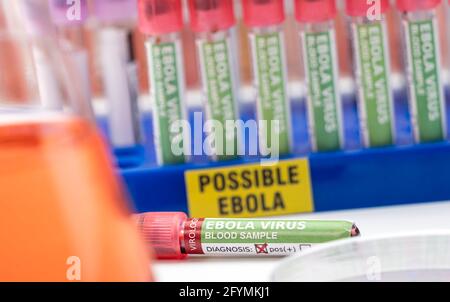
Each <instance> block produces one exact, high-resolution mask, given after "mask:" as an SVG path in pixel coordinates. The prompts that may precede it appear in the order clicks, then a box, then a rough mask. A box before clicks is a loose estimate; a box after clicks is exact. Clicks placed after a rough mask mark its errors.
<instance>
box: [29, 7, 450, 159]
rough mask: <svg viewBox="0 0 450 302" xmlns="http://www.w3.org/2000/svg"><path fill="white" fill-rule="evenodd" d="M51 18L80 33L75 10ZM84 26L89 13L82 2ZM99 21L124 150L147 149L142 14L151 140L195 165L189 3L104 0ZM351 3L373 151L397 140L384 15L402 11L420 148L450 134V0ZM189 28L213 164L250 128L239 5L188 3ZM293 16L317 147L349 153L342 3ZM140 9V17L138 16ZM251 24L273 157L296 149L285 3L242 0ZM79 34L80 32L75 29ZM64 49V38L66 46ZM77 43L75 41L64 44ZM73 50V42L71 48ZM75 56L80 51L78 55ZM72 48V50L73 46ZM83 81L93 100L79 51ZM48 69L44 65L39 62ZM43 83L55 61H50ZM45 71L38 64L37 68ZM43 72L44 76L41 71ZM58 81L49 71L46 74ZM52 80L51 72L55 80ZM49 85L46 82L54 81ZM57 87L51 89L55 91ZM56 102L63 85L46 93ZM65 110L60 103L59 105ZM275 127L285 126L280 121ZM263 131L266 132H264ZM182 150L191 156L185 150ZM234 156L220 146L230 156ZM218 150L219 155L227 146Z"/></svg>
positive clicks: (363, 125) (360, 96) (263, 138)
mask: <svg viewBox="0 0 450 302" xmlns="http://www.w3.org/2000/svg"><path fill="white" fill-rule="evenodd" d="M50 3H52V5H51V10H50V11H51V12H52V17H53V20H54V21H55V24H56V25H57V27H58V28H59V30H60V32H61V35H74V31H75V32H76V31H77V30H78V29H77V27H76V26H74V24H76V23H74V22H73V20H68V18H67V17H68V13H67V3H66V1H62V0H50ZM80 3H81V9H82V12H81V15H80V16H82V18H80V19H79V22H80V23H82V22H83V21H84V19H83V16H87V15H88V14H87V13H85V11H87V1H81V2H80ZM92 3H93V6H94V14H95V15H96V17H97V20H99V21H100V23H101V24H102V26H101V29H100V31H99V52H100V56H99V57H100V58H101V60H100V63H101V66H102V68H101V70H102V74H101V76H102V79H103V84H104V87H105V97H106V99H107V100H108V104H109V106H108V107H109V114H108V119H109V128H110V136H111V141H112V144H113V145H114V146H116V147H123V146H133V145H138V144H140V143H141V142H142V135H141V129H140V114H139V109H138V96H139V90H138V77H137V67H136V63H135V59H134V52H135V51H134V49H133V45H134V43H133V41H132V33H133V30H134V26H135V25H134V23H133V22H132V20H134V19H135V17H136V12H137V14H138V20H139V25H138V26H139V30H140V31H141V32H142V33H143V34H144V35H146V37H147V39H146V42H145V45H146V54H147V63H148V72H149V80H150V85H149V86H150V95H151V100H152V101H151V103H152V110H153V131H154V132H153V134H154V142H155V148H156V152H155V153H156V155H157V161H158V163H159V164H161V165H166V164H180V163H185V162H187V161H189V157H188V156H186V154H190V152H189V150H187V149H189V148H191V142H190V139H189V138H188V137H187V135H186V134H189V133H186V131H184V129H183V127H174V125H175V123H176V122H178V121H187V120H188V113H187V111H188V110H187V106H186V102H185V100H186V84H185V83H186V81H185V71H184V64H185V63H184V59H183V58H184V55H183V43H182V38H181V33H182V31H183V29H184V27H185V19H184V17H185V14H184V11H183V8H184V7H183V4H184V3H183V1H182V0H137V1H136V0H115V1H111V0H109V1H108V0H95V1H92ZM389 3H390V1H389V0H380V1H372V2H371V1H366V0H346V1H345V7H346V14H347V15H348V17H349V20H350V22H349V23H350V33H351V41H352V50H353V51H352V54H353V63H354V64H353V65H354V74H355V83H356V87H357V101H358V113H359V123H360V129H361V134H362V141H363V143H364V145H365V146H366V147H380V146H389V145H393V144H395V141H396V140H395V135H396V131H395V114H394V94H393V89H392V83H391V73H392V71H391V64H390V47H389V37H388V36H389V34H388V30H387V24H386V12H387V11H388V10H389V9H397V10H398V11H399V13H400V15H401V18H402V25H403V29H402V32H403V40H404V45H405V49H404V53H405V62H406V74H407V80H408V84H409V85H408V86H409V104H410V106H409V107H410V112H411V116H412V126H413V131H414V136H415V139H416V141H417V142H430V141H439V140H444V139H445V138H446V132H447V131H446V117H445V96H444V85H443V83H442V78H441V66H442V64H441V58H440V51H439V49H440V45H439V43H440V39H439V30H438V26H437V17H436V8H437V7H438V6H439V5H441V3H442V0H425V1H416V0H396V1H395V7H390V5H389ZM186 4H187V7H188V12H189V26H190V28H191V29H192V31H193V32H195V34H196V45H197V59H198V62H199V65H200V66H199V67H200V68H199V70H200V77H201V82H202V91H203V104H204V113H205V115H206V120H214V121H217V122H219V123H220V124H221V125H224V127H223V133H222V135H221V137H222V138H218V137H216V138H215V141H214V142H213V144H212V147H211V148H212V149H213V150H212V154H213V155H212V156H211V157H212V159H213V160H219V161H220V160H227V159H234V158H237V157H238V154H240V152H241V148H242V143H243V142H242V141H241V132H240V131H239V129H238V128H236V127H235V125H236V123H231V125H232V127H227V125H228V124H227V121H232V122H235V121H237V120H238V119H239V117H240V114H239V108H240V106H239V99H238V91H239V86H240V81H239V72H238V70H239V66H238V59H237V57H236V56H237V52H236V43H237V42H236V34H235V25H236V19H235V15H234V8H233V1H232V0H220V1H219V0H187V1H186ZM294 4H295V19H296V21H297V23H298V30H299V35H300V40H301V46H302V47H301V54H300V56H301V57H302V58H303V61H304V72H305V77H306V81H305V82H306V86H307V98H306V100H307V102H306V105H307V118H308V126H309V137H310V140H311V145H312V148H313V150H314V151H336V150H340V149H343V148H344V145H345V142H344V126H343V113H342V95H341V93H340V91H339V88H340V87H339V84H338V82H339V70H338V65H339V62H338V61H339V59H338V56H337V42H336V33H335V26H336V25H335V18H336V14H337V9H336V1H335V0H295V1H294ZM136 8H137V10H136ZM242 8H243V21H244V24H245V25H246V26H247V27H248V28H249V41H250V46H251V58H250V60H251V62H252V66H253V75H254V81H253V82H254V87H255V91H256V94H257V101H256V112H257V121H258V122H259V121H267V122H268V123H267V124H265V126H260V127H259V129H258V130H259V137H258V142H259V151H260V154H262V155H264V154H267V153H268V152H269V151H270V150H269V149H268V146H271V145H272V143H273V138H275V136H276V139H277V142H278V151H279V152H278V153H279V154H280V155H286V154H290V153H292V151H293V145H294V144H293V128H292V120H291V107H290V99H289V94H288V81H289V79H288V74H287V69H288V68H287V62H286V61H287V60H286V50H285V37H284V31H283V24H284V22H285V8H284V1H280V0H242ZM75 35H76V33H75ZM61 40H62V41H65V39H61ZM71 40H73V39H71ZM63 46H64V47H67V45H63ZM70 47H71V48H74V46H73V45H71V46H70ZM75 48H76V47H75ZM72 51H73V50H72ZM74 53H75V54H74V60H75V61H76V62H77V64H76V65H77V66H78V67H79V68H80V70H81V71H82V72H81V74H84V75H85V76H83V77H82V79H80V83H79V84H80V85H82V86H83V87H84V88H85V89H84V90H82V91H85V94H86V98H88V97H89V88H88V87H89V81H90V80H89V72H88V67H87V66H88V65H87V62H86V61H87V56H86V54H82V53H80V52H79V51H77V52H74ZM37 61H38V60H37ZM41 66H42V68H41V69H42V70H41V73H43V74H44V76H41V77H40V78H42V79H45V78H46V76H45V74H46V71H45V64H41ZM38 69H39V68H38ZM38 71H39V70H38ZM48 74H50V73H48ZM47 77H48V76H47ZM46 83H47V84H46ZM48 83H52V81H48V80H47V81H43V83H42V85H44V86H45V85H48ZM42 90H45V91H47V92H50V95H48V96H46V97H44V98H43V99H46V100H48V101H49V102H50V103H52V100H58V99H59V97H58V96H57V95H51V93H52V91H56V90H55V89H49V87H45V89H42ZM54 103H55V104H57V101H55V102H54ZM273 121H275V122H276V123H271V122H273ZM259 125H262V124H259ZM174 144H177V145H178V146H181V148H182V149H184V152H181V153H178V154H175V153H174V152H173V146H174ZM230 146H231V150H232V151H231V152H227V153H226V155H224V153H223V152H222V153H218V152H215V151H216V150H215V149H221V150H229V149H230ZM219 147H220V148H219Z"/></svg>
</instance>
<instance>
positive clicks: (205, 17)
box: [189, 0, 236, 32]
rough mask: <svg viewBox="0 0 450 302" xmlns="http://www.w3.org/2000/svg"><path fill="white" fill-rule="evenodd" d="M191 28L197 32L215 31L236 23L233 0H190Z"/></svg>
mask: <svg viewBox="0 0 450 302" xmlns="http://www.w3.org/2000/svg"><path fill="white" fill-rule="evenodd" d="M189 13H190V18H191V28H192V30H193V31H195V32H214V31H218V30H225V29H229V28H230V27H232V26H233V25H235V24H236V19H235V17H234V10H233V0H189Z"/></svg>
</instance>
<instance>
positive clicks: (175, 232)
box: [135, 212, 187, 259]
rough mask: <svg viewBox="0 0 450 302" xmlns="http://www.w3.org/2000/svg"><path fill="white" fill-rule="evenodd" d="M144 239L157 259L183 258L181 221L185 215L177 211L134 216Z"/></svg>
mask: <svg viewBox="0 0 450 302" xmlns="http://www.w3.org/2000/svg"><path fill="white" fill-rule="evenodd" d="M135 220H136V222H137V224H138V228H139V231H140V232H141V234H142V235H143V236H144V240H145V242H146V243H147V244H149V245H150V247H151V248H152V249H153V251H154V252H155V255H156V257H157V258H159V259H184V258H185V257H186V255H185V254H184V253H182V252H181V236H182V234H183V233H182V230H183V223H184V222H185V221H186V220H187V215H186V214H184V213H178V212H173V213H171V212H160V213H159V212H158V213H145V214H140V215H136V216H135Z"/></svg>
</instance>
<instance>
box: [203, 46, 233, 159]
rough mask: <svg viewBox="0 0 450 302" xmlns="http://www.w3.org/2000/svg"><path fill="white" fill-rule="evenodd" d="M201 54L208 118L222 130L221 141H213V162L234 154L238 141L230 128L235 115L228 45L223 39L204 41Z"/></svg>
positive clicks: (230, 157)
mask: <svg viewBox="0 0 450 302" xmlns="http://www.w3.org/2000/svg"><path fill="white" fill-rule="evenodd" d="M201 51H202V56H203V58H202V60H203V64H202V65H203V74H204V78H205V79H204V80H205V83H204V85H205V86H206V89H207V98H208V100H207V110H208V112H209V118H210V119H213V120H215V121H217V122H219V123H220V124H221V125H222V127H223V133H222V137H223V140H222V141H219V140H218V139H217V138H216V139H215V142H214V144H215V149H216V151H217V154H216V156H217V160H227V159H232V158H235V157H236V156H237V154H238V140H237V128H236V127H234V125H235V121H236V116H237V113H236V100H235V91H234V87H233V79H232V73H231V72H232V71H231V67H230V66H231V60H230V57H229V46H228V43H227V40H220V41H213V42H206V43H203V44H202V46H201ZM227 121H228V123H227ZM227 125H228V127H227ZM228 149H231V152H229V150H228ZM227 150H228V152H227ZM230 153H231V154H230Z"/></svg>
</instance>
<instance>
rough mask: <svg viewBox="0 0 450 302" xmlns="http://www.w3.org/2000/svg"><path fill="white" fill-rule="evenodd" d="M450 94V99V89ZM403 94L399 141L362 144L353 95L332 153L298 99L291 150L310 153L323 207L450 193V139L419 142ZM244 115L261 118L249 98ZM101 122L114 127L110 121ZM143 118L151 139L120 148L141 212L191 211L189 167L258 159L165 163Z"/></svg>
mask: <svg viewBox="0 0 450 302" xmlns="http://www.w3.org/2000/svg"><path fill="white" fill-rule="evenodd" d="M447 96H448V97H447V100H449V99H450V93H447ZM395 99H396V101H395V107H396V132H397V144H396V145H395V146H392V147H384V148H374V149H364V148H362V146H361V144H360V135H359V128H358V118H357V109H356V102H355V100H354V99H353V98H351V97H347V98H346V100H345V102H344V104H345V105H344V120H345V137H346V147H345V150H343V151H339V152H330V153H311V152H310V145H309V142H308V135H307V124H306V110H305V106H304V102H299V101H294V102H292V105H291V106H292V118H293V125H294V141H295V146H294V154H295V155H292V156H287V157H285V158H286V159H287V158H305V157H307V158H308V160H309V166H310V176H311V182H312V184H311V185H312V192H313V201H314V208H315V211H330V210H341V209H352V208H366V207H378V206H387V205H397V204H409V203H423V202H433V201H442V200H450V184H449V180H450V142H447V141H445V142H437V143H429V144H420V145H417V144H414V143H413V135H412V131H411V126H410V117H409V113H408V106H407V101H406V100H407V98H406V93H405V92H398V93H397V94H396V98H395ZM447 108H450V106H447ZM241 116H242V118H243V119H244V120H246V119H252V118H254V110H253V106H252V105H246V106H243V108H242V109H241ZM448 116H450V112H449V114H448ZM100 124H101V125H102V128H103V129H104V131H105V133H106V135H108V130H107V127H106V125H105V124H106V123H105V121H101V122H100ZM142 125H143V129H144V131H145V135H146V137H147V140H146V143H145V146H141V147H135V148H130V149H121V150H116V152H115V153H116V156H117V159H118V165H119V166H120V167H121V168H120V173H121V175H122V177H123V179H124V181H125V183H126V186H127V188H128V191H129V194H130V195H131V197H132V200H133V201H134V204H135V208H136V210H137V211H138V212H148V211H184V212H188V204H187V192H186V187H185V172H186V171H189V170H193V169H205V168H213V167H225V166H233V165H241V164H247V163H255V162H257V161H258V159H257V158H243V159H242V160H238V161H229V162H221V163H212V162H209V161H208V158H207V157H206V156H198V157H195V158H193V162H192V163H190V164H185V165H179V166H167V167H158V166H157V165H156V163H155V154H154V146H153V139H152V123H151V116H149V115H146V116H144V117H143V121H142ZM448 128H449V129H450V125H449V127H448Z"/></svg>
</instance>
